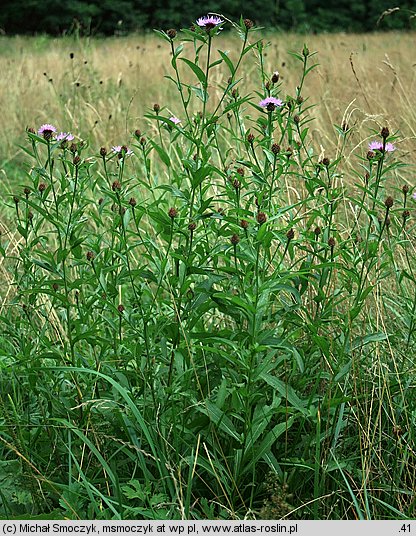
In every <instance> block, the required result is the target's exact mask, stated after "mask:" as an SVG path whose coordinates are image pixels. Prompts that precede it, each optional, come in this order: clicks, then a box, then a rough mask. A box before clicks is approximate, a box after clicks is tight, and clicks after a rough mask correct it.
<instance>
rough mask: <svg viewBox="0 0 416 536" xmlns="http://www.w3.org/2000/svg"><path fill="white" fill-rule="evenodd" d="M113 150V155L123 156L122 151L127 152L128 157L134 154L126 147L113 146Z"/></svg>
mask: <svg viewBox="0 0 416 536" xmlns="http://www.w3.org/2000/svg"><path fill="white" fill-rule="evenodd" d="M111 150H112V151H113V153H115V154H118V155H121V154H122V151H125V155H126V156H130V155H131V154H133V151H132V150H131V149H129V148H128V147H127V146H126V145H113V146H112V147H111Z"/></svg>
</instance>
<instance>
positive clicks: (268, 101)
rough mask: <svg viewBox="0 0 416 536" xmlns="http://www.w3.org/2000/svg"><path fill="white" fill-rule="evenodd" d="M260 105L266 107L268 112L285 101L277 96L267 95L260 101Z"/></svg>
mask: <svg viewBox="0 0 416 536" xmlns="http://www.w3.org/2000/svg"><path fill="white" fill-rule="evenodd" d="M259 106H261V107H262V108H266V110H267V111H268V112H273V110H275V109H276V108H277V107H280V106H283V101H282V100H281V99H276V97H266V98H265V99H263V100H261V101H260V102H259Z"/></svg>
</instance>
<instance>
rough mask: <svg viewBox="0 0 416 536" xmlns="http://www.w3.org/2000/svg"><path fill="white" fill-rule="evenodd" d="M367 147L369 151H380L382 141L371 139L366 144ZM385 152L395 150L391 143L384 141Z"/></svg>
mask: <svg viewBox="0 0 416 536" xmlns="http://www.w3.org/2000/svg"><path fill="white" fill-rule="evenodd" d="M368 148H369V149H370V151H382V150H383V142H382V141H377V140H375V141H372V142H370V143H369V144H368ZM384 150H385V152H386V153H392V152H393V151H395V150H396V147H395V146H394V145H393V144H392V143H386V147H385V148H384Z"/></svg>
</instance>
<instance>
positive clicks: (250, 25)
mask: <svg viewBox="0 0 416 536" xmlns="http://www.w3.org/2000/svg"><path fill="white" fill-rule="evenodd" d="M243 22H244V26H245V27H246V29H247V30H251V28H253V26H254V22H253V21H252V20H250V19H244V21H243Z"/></svg>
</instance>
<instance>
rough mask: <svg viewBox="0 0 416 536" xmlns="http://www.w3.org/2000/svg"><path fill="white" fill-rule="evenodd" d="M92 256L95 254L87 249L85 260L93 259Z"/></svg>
mask: <svg viewBox="0 0 416 536" xmlns="http://www.w3.org/2000/svg"><path fill="white" fill-rule="evenodd" d="M94 257H95V255H94V253H93V252H92V251H87V261H93V260H94Z"/></svg>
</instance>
